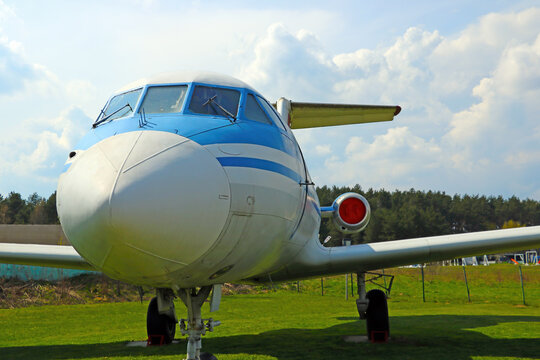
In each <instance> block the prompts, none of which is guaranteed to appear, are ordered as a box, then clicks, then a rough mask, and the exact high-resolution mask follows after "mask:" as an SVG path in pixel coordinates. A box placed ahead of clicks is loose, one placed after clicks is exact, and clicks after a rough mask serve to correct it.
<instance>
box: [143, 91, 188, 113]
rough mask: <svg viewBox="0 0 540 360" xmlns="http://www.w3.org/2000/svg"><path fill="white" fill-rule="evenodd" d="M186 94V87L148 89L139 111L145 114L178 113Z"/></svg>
mask: <svg viewBox="0 0 540 360" xmlns="http://www.w3.org/2000/svg"><path fill="white" fill-rule="evenodd" d="M186 92H187V85H175V86H152V87H149V88H148V90H147V91H146V95H145V96H144V100H143V102H142V105H141V110H139V111H140V112H143V111H144V113H145V114H162V113H178V112H180V111H181V110H182V105H183V104H184V99H185V97H186Z"/></svg>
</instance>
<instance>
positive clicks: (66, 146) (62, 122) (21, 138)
mask: <svg viewBox="0 0 540 360" xmlns="http://www.w3.org/2000/svg"><path fill="white" fill-rule="evenodd" d="M89 123H90V118H89V117H88V116H87V115H86V114H84V112H83V111H82V110H81V109H79V108H76V107H71V108H69V109H67V110H65V111H63V112H62V113H61V114H60V115H59V116H58V117H55V118H52V119H39V120H33V121H28V122H27V123H26V124H25V129H19V130H18V131H17V132H13V133H12V134H11V135H12V138H11V139H10V140H7V139H3V140H2V142H0V153H1V154H3V156H2V157H0V179H1V180H0V186H2V187H3V188H6V187H7V188H9V186H11V188H12V189H15V188H17V186H18V184H17V183H18V182H19V179H20V178H21V177H22V178H33V179H34V181H35V182H36V186H39V184H38V183H39V182H43V181H44V182H47V183H55V182H56V179H57V178H58V175H59V173H60V171H61V169H62V167H63V164H64V161H65V160H66V159H67V154H68V152H69V151H70V150H72V147H73V146H74V144H75V142H76V141H77V140H78V139H79V138H80V137H81V136H82V135H83V133H84V131H85V130H86V129H87V128H88V124H89ZM31 128H34V129H41V130H38V131H34V132H32V131H28V129H31Z"/></svg>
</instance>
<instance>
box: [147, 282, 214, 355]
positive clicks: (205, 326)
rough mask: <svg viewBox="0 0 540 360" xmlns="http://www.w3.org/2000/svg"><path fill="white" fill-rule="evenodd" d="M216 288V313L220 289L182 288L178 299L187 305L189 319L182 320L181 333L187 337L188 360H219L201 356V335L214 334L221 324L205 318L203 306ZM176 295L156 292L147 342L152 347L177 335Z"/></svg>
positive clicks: (166, 290)
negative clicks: (202, 310) (202, 315)
mask: <svg viewBox="0 0 540 360" xmlns="http://www.w3.org/2000/svg"><path fill="white" fill-rule="evenodd" d="M212 288H214V292H213V296H212V303H211V306H210V307H211V310H210V311H214V310H217V308H218V307H219V301H220V299H221V286H220V285H214V286H203V287H201V288H200V289H199V290H198V291H197V289H195V288H192V289H179V290H178V296H179V297H180V299H182V302H183V303H184V304H185V305H186V307H187V310H188V319H180V331H181V332H182V335H187V336H188V339H187V340H188V341H187V358H186V359H185V360H217V358H216V357H215V356H214V355H212V354H210V353H201V336H202V335H205V334H206V332H207V331H213V330H214V328H215V327H216V326H219V325H220V324H221V323H220V322H219V321H217V320H213V319H212V318H210V319H202V318H201V307H202V305H203V304H204V302H205V300H206V299H207V298H208V296H209V295H210V292H211V291H212ZM173 300H174V292H173V291H172V290H171V289H157V296H156V297H154V298H152V300H151V301H150V304H149V305H148V313H147V317H146V328H147V333H148V343H149V344H151V345H157V344H160V345H161V344H170V343H171V342H172V341H173V339H174V335H175V332H176V324H177V323H178V319H177V318H176V313H175V310H174V302H173Z"/></svg>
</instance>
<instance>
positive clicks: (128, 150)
mask: <svg viewBox="0 0 540 360" xmlns="http://www.w3.org/2000/svg"><path fill="white" fill-rule="evenodd" d="M189 80H190V81H177V82H176V81H175V82H173V81H168V82H167V84H171V83H173V84H175V83H180V84H187V86H188V87H189V91H188V95H187V100H186V102H187V101H189V95H190V93H191V91H192V89H193V88H194V87H195V86H196V84H200V80H199V79H189ZM218 80H219V79H218ZM194 84H195V85H194ZM151 85H156V84H153V83H152V82H148V83H145V84H144V90H143V91H142V95H141V96H140V99H139V100H138V104H139V107H140V103H141V102H142V100H141V99H143V98H144V94H145V93H146V92H147V89H148V88H149V87H150V86H151ZM203 85H204V86H205V87H208V86H214V85H216V82H215V81H214V82H210V83H209V82H204V83H203ZM231 85H234V87H233V86H231ZM156 86H159V84H158V85H156ZM217 86H222V87H224V88H226V89H231V88H233V89H234V90H236V91H238V92H239V93H240V94H241V96H240V105H239V110H238V118H237V119H235V121H232V120H230V119H227V118H225V117H224V116H209V115H196V114H192V113H190V112H189V111H187V110H186V111H184V113H176V114H161V113H160V114H142V112H141V110H140V109H139V108H138V107H137V108H134V109H133V112H132V113H131V114H130V115H129V116H125V117H122V118H118V119H116V120H113V121H111V122H107V123H104V124H102V125H100V126H97V127H95V128H94V129H92V130H91V131H90V133H89V134H88V135H87V136H86V137H85V139H83V141H82V142H81V145H80V146H79V150H76V151H74V152H73V153H72V154H71V155H72V156H71V158H70V159H69V160H68V162H67V165H66V170H65V172H64V173H63V174H62V175H61V177H60V180H59V184H58V195H57V205H58V212H59V217H60V220H61V223H62V226H63V228H64V231H65V233H66V235H67V236H68V238H69V240H70V242H71V243H72V245H73V246H74V248H75V249H76V250H77V251H78V252H79V253H80V254H81V256H83V257H84V258H85V259H86V260H87V261H88V262H89V263H91V264H92V265H93V266H94V267H95V268H97V269H99V270H101V271H103V272H104V273H106V274H108V275H109V276H111V277H113V278H117V279H121V280H124V281H128V282H131V283H135V284H147V285H152V286H155V287H169V288H175V287H176V288H178V287H181V288H186V287H194V286H202V285H208V284H212V283H223V282H230V281H241V280H245V281H249V279H253V278H264V277H267V276H268V275H267V274H269V273H270V272H273V271H276V270H279V269H280V268H282V267H283V266H285V265H286V264H287V263H288V262H289V261H290V260H291V259H293V258H294V257H295V255H296V254H298V252H299V251H300V250H301V249H302V247H304V246H305V244H306V243H307V241H308V240H310V239H313V238H314V237H317V233H318V229H319V223H320V210H319V203H318V199H317V196H316V193H315V191H314V189H313V186H312V185H306V184H305V183H306V182H309V181H307V180H308V179H309V175H308V174H307V171H306V167H305V164H304V161H303V158H302V155H301V153H300V149H299V147H298V144H297V143H296V140H295V139H294V136H293V135H292V132H291V131H290V129H288V128H286V127H284V126H282V125H281V124H271V123H270V124H261V123H259V122H255V121H251V120H249V119H248V118H246V119H244V118H243V112H242V111H243V110H244V109H243V104H244V102H245V98H246V96H247V95H246V94H250V93H253V94H256V93H255V92H254V91H253V90H252V89H250V88H249V87H247V86H246V85H245V84H234V83H233V84H230V83H226V84H222V83H220V82H219V81H217ZM259 101H262V100H260V99H259ZM259 106H260V105H259ZM133 107H135V106H133ZM261 108H262V106H261ZM184 109H187V105H185V106H184ZM267 111H269V110H267ZM246 114H247V111H246ZM267 114H268V113H267ZM274 115H275V114H274ZM143 116H144V119H143ZM248 116H249V114H247V115H246V117H248ZM269 117H270V116H269ZM141 121H142V123H143V125H142V126H141ZM145 122H148V123H149V124H153V125H151V126H145V124H144V123H145ZM183 124H185V126H183ZM198 124H199V125H200V128H199V129H198V128H197V125H198ZM236 137H238V138H236ZM264 280H265V281H266V280H268V279H264Z"/></svg>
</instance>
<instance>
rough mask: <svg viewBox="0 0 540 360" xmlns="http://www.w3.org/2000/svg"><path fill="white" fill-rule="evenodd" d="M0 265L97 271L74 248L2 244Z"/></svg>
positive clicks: (0, 247) (0, 246)
mask: <svg viewBox="0 0 540 360" xmlns="http://www.w3.org/2000/svg"><path fill="white" fill-rule="evenodd" d="M0 263H7V264H17V265H35V266H47V267H55V268H66V269H79V270H95V269H94V268H93V267H92V265H90V264H89V263H87V262H86V260H84V259H83V258H82V257H81V256H80V255H79V254H78V253H77V252H76V251H75V249H74V248H73V247H72V246H65V245H37V244H13V243H3V244H0Z"/></svg>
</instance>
